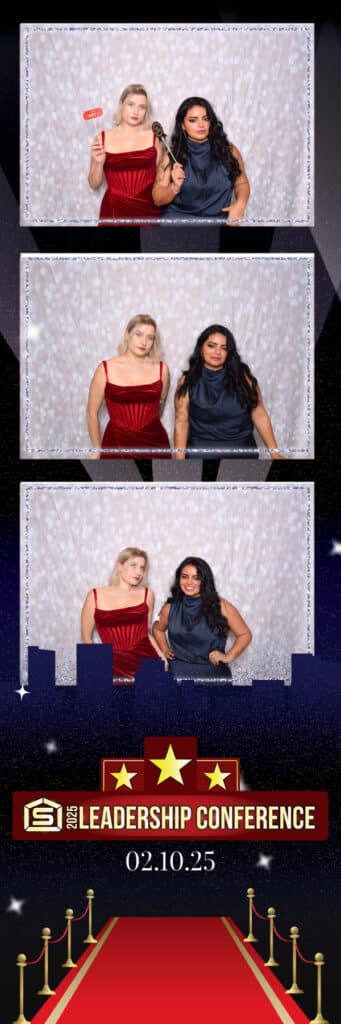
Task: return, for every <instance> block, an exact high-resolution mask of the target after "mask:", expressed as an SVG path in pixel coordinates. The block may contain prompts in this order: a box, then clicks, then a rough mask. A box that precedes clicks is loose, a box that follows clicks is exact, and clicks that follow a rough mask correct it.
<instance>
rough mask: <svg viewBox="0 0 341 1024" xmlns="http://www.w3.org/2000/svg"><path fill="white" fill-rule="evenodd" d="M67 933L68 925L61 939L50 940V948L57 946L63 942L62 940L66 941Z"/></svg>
mask: <svg viewBox="0 0 341 1024" xmlns="http://www.w3.org/2000/svg"><path fill="white" fill-rule="evenodd" d="M66 932H67V925H66V928H64V931H63V934H62V935H60V936H59V939H50V946H56V945H57V942H61V941H62V939H65V936H66Z"/></svg>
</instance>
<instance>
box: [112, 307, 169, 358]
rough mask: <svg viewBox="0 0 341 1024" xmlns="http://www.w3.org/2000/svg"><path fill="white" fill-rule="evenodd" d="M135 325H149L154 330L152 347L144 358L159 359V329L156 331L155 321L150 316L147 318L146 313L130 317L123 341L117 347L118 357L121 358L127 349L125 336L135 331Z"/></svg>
mask: <svg viewBox="0 0 341 1024" xmlns="http://www.w3.org/2000/svg"><path fill="white" fill-rule="evenodd" d="M137 324H149V325H150V327H153V328H154V331H155V338H154V341H153V344H152V347H151V349H150V351H149V352H148V355H147V356H146V359H152V360H153V361H154V359H155V360H157V359H159V356H160V334H159V329H158V326H157V323H156V320H154V318H153V317H152V316H148V314H147V313H138V314H137V315H136V316H132V318H131V320H129V323H128V324H127V326H126V329H125V332H124V336H123V339H122V341H121V344H120V345H119V347H118V352H119V355H120V356H123V355H124V353H125V352H126V351H127V348H128V339H127V334H131V332H132V331H133V330H134V329H135V327H137Z"/></svg>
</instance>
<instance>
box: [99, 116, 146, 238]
mask: <svg viewBox="0 0 341 1024" xmlns="http://www.w3.org/2000/svg"><path fill="white" fill-rule="evenodd" d="M102 142H103V146H104V132H102ZM104 174H105V177H106V181H107V191H106V192H105V194H104V196H103V199H102V203H101V209H100V214H99V227H113V226H114V224H113V221H115V220H121V219H123V220H126V219H128V220H129V219H136V220H137V221H138V220H139V219H141V220H142V221H144V220H146V219H147V220H151V221H156V220H159V217H160V210H159V208H158V206H155V203H153V200H152V187H153V184H154V179H155V174H156V147H155V135H154V136H153V145H152V146H148V149H135V150H133V151H132V152H131V153H106V158H105V164H104ZM137 226H138V225H137Z"/></svg>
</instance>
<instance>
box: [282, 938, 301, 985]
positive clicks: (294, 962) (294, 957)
mask: <svg viewBox="0 0 341 1024" xmlns="http://www.w3.org/2000/svg"><path fill="white" fill-rule="evenodd" d="M299 937H300V933H299V930H298V928H296V925H295V924H294V925H293V926H292V928H290V938H291V942H292V982H291V985H290V988H287V989H286V990H285V991H286V992H288V993H290V995H291V996H299V995H301V994H302V993H303V988H299V987H298V984H297V948H296V947H297V939H299Z"/></svg>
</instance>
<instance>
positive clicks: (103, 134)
mask: <svg viewBox="0 0 341 1024" xmlns="http://www.w3.org/2000/svg"><path fill="white" fill-rule="evenodd" d="M101 136H102V146H104V136H105V132H104V131H102V132H101Z"/></svg>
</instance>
